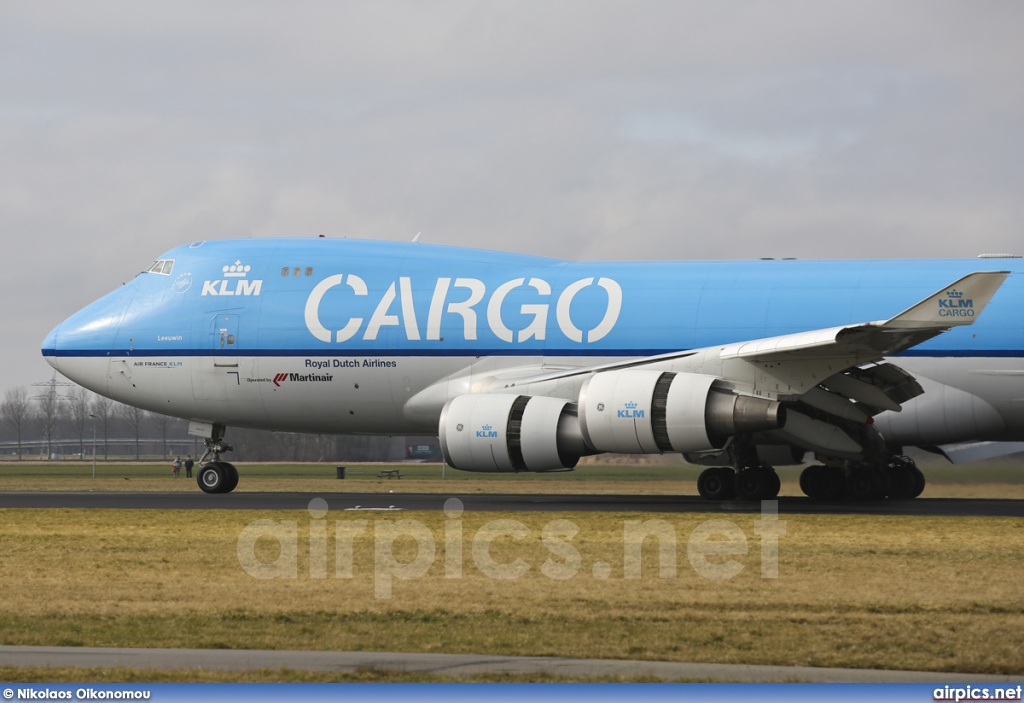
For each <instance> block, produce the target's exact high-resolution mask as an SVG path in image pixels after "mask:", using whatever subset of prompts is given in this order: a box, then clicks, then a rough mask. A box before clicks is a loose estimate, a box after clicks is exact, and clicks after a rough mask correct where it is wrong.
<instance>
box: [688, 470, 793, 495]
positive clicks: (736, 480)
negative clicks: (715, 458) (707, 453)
mask: <svg viewBox="0 0 1024 703" xmlns="http://www.w3.org/2000/svg"><path fill="white" fill-rule="evenodd" d="M780 486H781V481H779V475H778V474H777V473H775V469H773V468H772V467H770V466H768V465H766V464H758V465H756V466H750V467H747V468H742V469H739V470H737V469H733V468H732V467H731V466H714V467H712V468H710V469H704V471H702V472H701V474H700V477H699V478H698V479H697V491H698V492H699V493H700V495H701V497H702V498H705V499H707V500H732V499H733V498H736V499H739V500H771V499H772V498H775V497H776V496H778V495H779V488H780Z"/></svg>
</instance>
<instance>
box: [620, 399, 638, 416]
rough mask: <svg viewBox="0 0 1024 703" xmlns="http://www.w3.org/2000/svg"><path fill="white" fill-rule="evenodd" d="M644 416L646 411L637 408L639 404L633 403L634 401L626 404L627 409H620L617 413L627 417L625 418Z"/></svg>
mask: <svg viewBox="0 0 1024 703" xmlns="http://www.w3.org/2000/svg"><path fill="white" fill-rule="evenodd" d="M643 416H644V411H643V410H637V404H636V403H632V402H631V403H626V404H625V409H624V410H619V411H618V415H617V417H625V418H634V417H643Z"/></svg>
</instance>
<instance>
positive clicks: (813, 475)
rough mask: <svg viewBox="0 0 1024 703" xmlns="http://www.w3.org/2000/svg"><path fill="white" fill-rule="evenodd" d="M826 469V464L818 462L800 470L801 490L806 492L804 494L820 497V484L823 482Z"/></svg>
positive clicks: (810, 496)
mask: <svg viewBox="0 0 1024 703" xmlns="http://www.w3.org/2000/svg"><path fill="white" fill-rule="evenodd" d="M824 470H825V467H824V466H819V465H817V464H815V465H813V466H808V467H807V468H806V469H804V470H803V471H801V472H800V490H801V491H803V492H804V495H805V496H807V497H808V498H820V497H821V496H819V495H818V494H819V493H820V489H819V485H820V484H821V480H822V479H821V476H822V472H823V471H824Z"/></svg>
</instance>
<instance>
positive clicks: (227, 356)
mask: <svg viewBox="0 0 1024 703" xmlns="http://www.w3.org/2000/svg"><path fill="white" fill-rule="evenodd" d="M238 318H239V316H238V315H234V314H223V313H221V314H219V315H217V316H216V317H214V318H213V330H212V334H211V342H212V345H213V365H214V366H215V367H217V368H220V367H233V368H238Z"/></svg>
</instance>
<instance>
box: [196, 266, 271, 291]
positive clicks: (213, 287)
mask: <svg viewBox="0 0 1024 703" xmlns="http://www.w3.org/2000/svg"><path fill="white" fill-rule="evenodd" d="M251 270H252V266H246V265H243V264H242V262H241V261H236V262H235V263H233V264H231V265H229V266H224V267H223V268H222V269H221V271H222V272H223V274H224V278H222V279H218V280H216V281H203V295H259V294H260V291H261V290H262V289H263V281H249V280H246V279H247V276H248V275H249V271H251Z"/></svg>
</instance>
